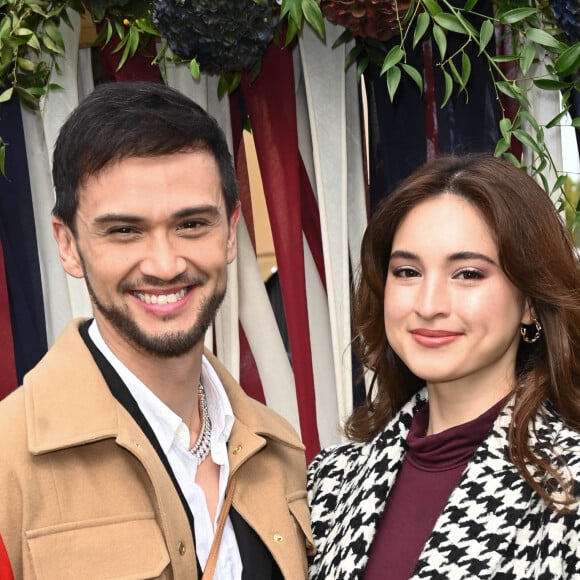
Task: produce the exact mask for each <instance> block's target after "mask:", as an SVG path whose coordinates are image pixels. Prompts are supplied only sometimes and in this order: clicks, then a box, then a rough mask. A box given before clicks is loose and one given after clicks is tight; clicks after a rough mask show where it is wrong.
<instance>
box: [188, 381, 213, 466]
mask: <svg viewBox="0 0 580 580" xmlns="http://www.w3.org/2000/svg"><path fill="white" fill-rule="evenodd" d="M199 413H200V419H201V429H200V430H199V437H198V438H197V441H196V442H195V445H194V446H193V447H192V448H191V449H190V450H189V452H190V453H191V454H192V455H193V456H194V457H195V458H196V459H197V464H198V465H199V464H200V463H201V462H202V461H203V460H204V459H205V458H206V457H207V456H208V455H209V452H210V449H211V419H210V418H209V411H208V410H207V400H206V398H205V390H204V388H203V385H202V384H201V382H200V383H199Z"/></svg>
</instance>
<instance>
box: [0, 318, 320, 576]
mask: <svg viewBox="0 0 580 580" xmlns="http://www.w3.org/2000/svg"><path fill="white" fill-rule="evenodd" d="M80 322H82V321H75V322H73V323H71V325H70V326H69V327H68V328H67V329H66V330H65V332H64V333H63V335H62V336H61V337H60V338H59V340H58V341H57V342H56V344H55V345H54V346H53V347H52V348H51V349H50V351H49V352H48V353H47V354H46V356H45V357H44V358H43V359H42V360H41V361H40V363H39V364H38V365H37V366H36V367H35V368H34V369H33V370H32V371H31V372H30V373H28V374H27V375H26V377H25V378H24V384H23V386H22V387H20V388H19V389H17V390H16V391H15V392H14V393H12V394H11V395H10V396H9V397H7V398H6V399H5V400H4V401H2V402H1V403H0V535H1V536H2V538H3V539H4V542H5V544H6V548H7V550H8V555H9V557H10V561H11V563H12V567H13V570H14V576H15V578H19V579H21V578H22V579H24V580H32V579H47V580H67V579H71V580H72V579H74V580H81V579H82V580H91V579H96V578H126V579H129V578H131V579H139V578H163V579H175V580H186V579H187V580H195V579H196V578H197V572H196V559H195V546H194V545H193V540H192V537H191V536H192V535H191V528H190V525H189V521H188V518H187V514H186V513H185V510H184V508H183V505H182V503H181V501H180V498H179V495H178V493H177V491H176V489H175V487H174V485H173V483H172V481H171V478H170V476H169V475H168V473H167V471H166V470H165V468H164V466H163V464H162V462H161V460H160V459H159V456H158V455H157V453H156V452H155V450H154V448H153V447H152V445H151V444H150V442H149V440H148V439H147V438H146V437H145V435H144V434H143V432H142V431H141V430H140V428H139V427H138V425H137V424H136V423H135V421H134V420H133V418H132V417H131V416H130V415H129V414H128V412H127V411H126V410H125V408H124V407H123V406H122V405H121V404H120V403H119V402H118V401H117V400H116V399H115V398H114V397H113V396H112V394H111V392H110V390H109V388H108V386H107V384H106V383H105V381H104V379H103V377H102V375H101V373H100V371H99V369H98V367H97V366H96V364H95V362H94V360H93V358H92V356H91V354H90V353H89V351H88V350H87V348H86V346H85V344H84V342H83V340H82V338H81V336H80V334H79V331H78V326H79V324H80ZM208 358H210V362H211V363H212V365H213V366H214V368H215V370H216V372H217V373H218V375H219V377H220V379H221V380H222V382H223V384H224V386H225V388H226V391H227V393H228V396H229V398H230V402H231V405H232V408H233V410H234V415H235V417H236V420H235V423H234V426H233V430H232V433H231V437H230V441H229V444H228V450H229V461H230V467H231V472H232V473H236V472H237V476H236V479H237V484H236V488H235V495H234V499H233V506H234V508H235V509H236V510H237V511H238V513H239V514H240V515H241V516H242V517H243V518H244V519H245V520H246V522H247V523H248V524H249V525H250V526H251V527H252V528H253V529H254V530H255V531H256V532H257V533H258V535H259V536H260V538H261V539H262V541H263V542H264V543H265V545H266V546H267V548H268V549H269V550H270V552H271V553H272V555H273V556H274V559H275V560H276V562H277V564H278V566H279V567H280V569H281V571H282V573H283V574H284V577H285V578H288V579H290V580H297V579H300V578H305V577H306V552H307V550H308V551H311V550H312V536H311V532H310V524H309V516H308V507H307V501H306V463H305V458H304V450H303V449H304V448H303V446H302V444H301V442H300V440H299V439H298V437H297V435H296V433H295V432H294V430H293V429H292V427H291V426H290V425H289V424H288V423H287V422H286V421H285V420H283V419H281V418H280V417H279V416H278V415H276V414H275V413H274V412H273V411H271V410H269V409H267V408H266V407H264V406H263V405H260V404H259V403H257V402H255V401H254V400H252V399H250V398H249V397H248V396H247V395H246V394H245V393H244V392H243V390H242V389H241V387H240V386H239V385H238V384H237V383H236V381H235V380H234V379H233V378H232V377H231V376H230V375H229V374H228V373H227V371H226V370H225V369H224V368H223V367H222V366H221V365H220V364H219V363H218V362H217V361H216V360H215V358H213V357H211V355H209V356H208Z"/></svg>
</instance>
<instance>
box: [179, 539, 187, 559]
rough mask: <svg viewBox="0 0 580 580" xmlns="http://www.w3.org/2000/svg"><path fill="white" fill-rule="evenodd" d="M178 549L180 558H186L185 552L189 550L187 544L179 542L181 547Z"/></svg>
mask: <svg viewBox="0 0 580 580" xmlns="http://www.w3.org/2000/svg"><path fill="white" fill-rule="evenodd" d="M177 549H178V551H179V555H180V556H184V555H185V552H186V551H187V548H186V547H185V544H184V543H183V542H179V546H177Z"/></svg>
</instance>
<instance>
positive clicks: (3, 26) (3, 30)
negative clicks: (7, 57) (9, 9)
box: [0, 16, 11, 40]
mask: <svg viewBox="0 0 580 580" xmlns="http://www.w3.org/2000/svg"><path fill="white" fill-rule="evenodd" d="M10 28H11V26H10V18H8V16H4V18H2V20H1V21H0V40H2V39H3V38H6V37H7V36H8V34H9V32H10Z"/></svg>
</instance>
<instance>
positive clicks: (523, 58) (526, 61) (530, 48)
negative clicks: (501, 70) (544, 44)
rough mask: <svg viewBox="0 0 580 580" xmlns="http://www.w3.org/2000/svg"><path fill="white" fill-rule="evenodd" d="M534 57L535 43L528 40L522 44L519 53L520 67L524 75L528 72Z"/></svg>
mask: <svg viewBox="0 0 580 580" xmlns="http://www.w3.org/2000/svg"><path fill="white" fill-rule="evenodd" d="M534 58H536V45H535V44H534V43H533V42H530V43H529V44H526V45H525V46H524V48H523V49H522V52H521V53H520V68H521V69H522V73H523V74H524V76H525V75H527V74H528V71H529V70H530V67H531V66H532V63H533V62H534Z"/></svg>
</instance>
